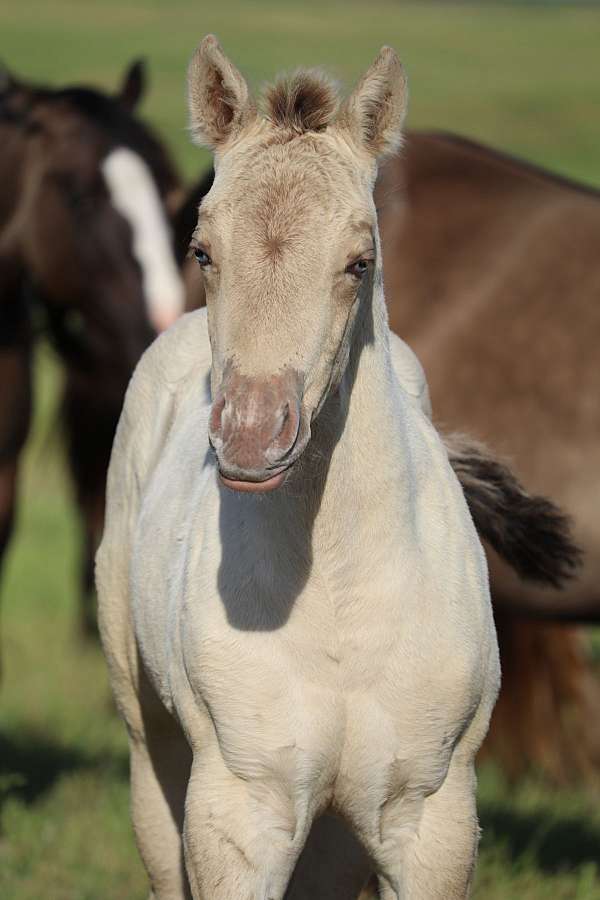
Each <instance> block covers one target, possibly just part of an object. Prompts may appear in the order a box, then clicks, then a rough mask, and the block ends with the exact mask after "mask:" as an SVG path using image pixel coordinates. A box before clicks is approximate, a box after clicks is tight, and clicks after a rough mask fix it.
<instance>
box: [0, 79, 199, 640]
mask: <svg viewBox="0 0 600 900" xmlns="http://www.w3.org/2000/svg"><path fill="white" fill-rule="evenodd" d="M142 90H143V69H142V67H141V65H140V64H139V63H137V64H134V65H133V66H132V67H131V68H130V69H129V70H128V72H127V73H126V75H125V78H124V80H123V84H122V87H121V89H120V90H119V92H118V93H117V94H116V95H115V96H108V95H107V94H104V93H101V92H100V91H96V90H92V89H89V88H83V87H70V88H65V89H57V90H53V89H47V88H38V87H35V86H32V85H29V84H25V83H23V82H20V81H18V80H17V79H15V78H13V77H12V76H10V75H8V73H6V72H4V74H3V75H2V77H1V78H0V383H1V384H2V392H1V396H0V559H1V556H2V553H3V551H4V549H5V547H6V544H7V541H8V539H9V535H10V531H11V523H12V520H13V514H14V505H15V492H16V485H17V470H18V461H19V456H20V453H21V450H22V447H23V444H24V441H25V438H26V436H27V431H28V427H29V419H30V413H31V403H32V397H31V352H32V343H33V338H34V326H33V323H34V322H39V321H40V318H41V321H42V322H43V328H44V331H45V333H46V335H47V336H49V337H50V339H51V341H52V343H53V344H54V346H55V348H56V351H57V352H58V354H59V356H60V358H61V360H62V362H63V363H64V368H65V396H64V407H63V408H64V421H65V426H66V433H67V445H68V453H69V462H70V470H71V473H72V476H73V481H74V487H75V493H76V498H77V502H78V505H79V509H80V512H81V516H82V520H83V526H84V534H85V540H84V550H83V557H82V580H83V593H84V595H86V594H89V593H90V592H91V590H92V585H93V572H92V569H93V556H94V552H95V547H96V545H97V543H98V540H99V536H100V534H101V529H102V522H103V511H104V486H105V476H106V469H107V465H108V459H109V455H110V449H111V444H112V438H113V434H114V430H115V427H116V423H117V421H118V417H119V413H120V410H121V405H122V400H123V396H124V392H125V389H126V386H127V383H128V381H129V377H130V375H131V372H132V370H133V368H134V366H135V364H136V362H137V360H138V359H139V357H140V355H141V354H142V352H143V351H144V349H145V348H146V346H147V345H148V343H149V342H150V341H151V340H152V339H153V337H154V335H155V334H156V331H157V330H159V329H160V328H162V327H164V326H165V325H167V324H169V322H170V321H172V320H173V318H175V317H176V315H177V314H178V313H179V312H180V311H181V306H182V301H183V288H182V283H181V279H180V276H179V273H178V269H177V265H176V262H175V259H174V257H173V253H172V244H171V233H170V229H169V225H168V221H167V217H166V213H167V210H168V208H169V207H170V206H172V207H174V206H175V205H176V204H177V202H178V197H179V193H180V188H179V181H178V178H177V176H176V174H175V171H174V169H173V166H172V165H171V162H170V160H169V158H168V156H167V155H166V154H165V152H164V150H163V148H162V147H161V145H160V144H159V142H158V141H157V139H156V138H155V137H154V136H153V134H152V133H151V132H150V131H149V130H148V129H147V128H146V127H145V126H144V125H142V124H141V122H140V121H139V120H138V119H136V118H135V117H134V116H133V114H132V111H133V109H134V107H135V105H136V104H137V101H138V100H139V98H140V96H141V94H142ZM86 609H87V612H86V618H85V621H86V623H87V625H88V626H89V627H91V628H92V627H94V622H95V614H94V612H93V606H90V605H89V604H88V605H87V607H86Z"/></svg>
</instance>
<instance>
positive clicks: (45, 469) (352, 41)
mask: <svg viewBox="0 0 600 900" xmlns="http://www.w3.org/2000/svg"><path fill="white" fill-rule="evenodd" d="M207 31H214V32H216V33H217V34H218V35H219V37H220V38H221V40H222V42H223V43H224V45H225V47H226V49H227V50H228V51H229V52H230V53H231V54H232V55H233V56H234V58H235V59H236V61H237V62H238V64H239V65H240V67H241V68H242V69H243V70H244V71H245V72H246V73H247V75H248V76H249V78H250V79H251V80H252V82H253V83H254V84H258V83H259V82H260V81H262V80H264V79H265V78H269V77H271V76H272V75H273V74H274V73H275V72H276V71H277V70H279V69H281V68H287V69H290V68H294V67H295V66H297V65H299V64H308V65H313V64H326V65H327V66H328V67H329V68H330V69H332V70H333V72H334V74H336V75H337V76H338V77H339V78H340V79H341V80H343V81H345V82H348V81H350V80H351V79H353V78H355V77H356V76H357V75H358V74H359V73H360V71H361V70H362V69H363V68H364V67H365V66H366V65H367V64H368V62H369V61H370V59H371V58H372V57H373V56H374V54H375V53H376V52H377V49H378V48H379V46H380V45H381V44H383V43H390V44H393V45H394V46H396V47H397V48H398V49H399V51H400V52H401V54H402V56H403V59H404V60H405V63H406V65H407V68H408V72H409V76H410V79H411V104H412V105H411V114H410V124H411V125H413V126H428V127H438V128H449V129H453V130H457V131H460V132H462V133H465V134H469V135H473V136H476V137H479V138H481V139H483V140H486V141H489V142H490V143H493V144H494V145H496V146H499V147H503V148H504V149H506V150H510V151H513V152H517V153H521V154H523V155H525V156H528V157H529V158H531V159H534V160H536V161H538V162H540V163H543V164H546V165H550V166H553V167H555V168H556V169H558V170H559V171H561V172H563V173H565V174H568V175H571V176H575V177H579V178H582V179H585V180H587V181H588V182H590V183H592V184H600V165H599V162H598V147H599V146H600V118H599V117H598V115H597V103H598V84H600V54H598V52H597V51H598V35H599V34H600V13H599V12H598V11H596V10H594V9H590V8H587V9H563V8H555V7H552V8H550V7H543V6H540V7H535V8H524V7H523V6H519V7H516V6H514V7H492V6H481V7H479V6H474V5H471V4H465V5H453V4H449V3H444V4H435V5H434V4H431V5H429V4H419V5H416V4H412V5H411V4H402V5H400V4H399V3H393V2H381V0H376V2H371V3H368V4H363V5H358V4H355V3H352V2H348V0H346V2H344V3H342V2H339V3H332V2H322V3H317V2H308V3H302V4H301V5H300V4H299V3H298V4H294V3H290V2H284V0H279V2H277V3H276V2H265V0H261V2H245V3H242V2H241V0H236V2H228V3H214V4H203V5H200V4H198V3H192V2H183V0H171V2H168V3H167V2H153V3H151V2H146V3H133V2H127V0H125V2H117V0H102V2H85V3H83V2H80V0H79V2H75V0H68V2H66V0H53V2H52V3H42V2H38V3H33V4H32V3H29V4H24V3H22V2H16V0H3V2H2V5H1V6H0V57H2V58H3V59H4V60H5V61H6V62H7V63H8V64H9V65H10V66H11V67H12V68H13V69H14V70H15V71H16V72H18V73H20V74H22V75H23V76H27V77H30V78H33V79H37V80H40V81H51V82H53V83H57V84H58V83H67V82H71V81H85V82H91V83H96V84H100V85H103V86H105V87H108V88H111V89H112V88H114V87H115V86H116V84H117V83H118V80H119V77H120V73H121V71H122V69H123V68H124V66H125V64H126V62H127V61H129V60H130V59H132V58H135V57H138V56H145V57H146V58H147V59H148V62H149V64H150V76H151V90H150V92H149V95H148V97H147V99H146V101H145V103H144V107H143V113H144V114H145V115H146V116H147V117H148V118H149V119H150V120H151V121H152V122H153V123H154V124H155V125H156V127H157V128H158V129H159V131H160V133H161V134H162V135H163V137H165V139H166V140H167V141H168V143H169V145H170V146H171V148H172V150H173V152H174V155H175V158H176V159H177V161H178V163H179V165H180V166H181V168H182V170H183V171H184V173H185V175H186V177H187V178H188V179H191V178H193V177H195V175H196V174H197V173H198V172H199V171H200V170H201V169H202V167H203V166H204V165H205V164H206V159H207V157H206V156H204V155H202V154H200V153H199V152H198V151H197V150H194V149H193V148H191V147H190V145H189V143H188V139H187V134H186V131H185V104H184V90H183V81H184V73H185V67H186V63H187V59H188V57H189V54H190V52H191V50H192V48H193V47H194V45H195V44H196V43H197V41H198V39H199V38H200V37H201V36H202V35H203V34H204V33H206V32H207ZM59 384H60V376H59V373H58V371H57V369H56V367H55V365H54V362H53V359H52V356H51V354H50V353H49V351H48V350H46V349H43V351H42V353H41V354H40V356H39V358H38V366H37V377H36V395H37V400H38V406H37V416H36V423H35V428H34V433H33V436H32V440H31V442H30V445H29V447H28V451H27V458H26V465H25V470H24V479H23V481H24V483H23V492H22V498H21V506H20V516H19V530H18V535H17V538H16V540H15V542H14V544H13V546H12V549H11V553H10V555H9V559H8V564H7V566H6V569H5V572H4V576H3V580H2V587H1V592H2V628H1V646H2V655H3V669H4V672H3V677H2V683H1V686H0V804H1V805H2V811H1V815H2V821H1V834H0V900H39V898H41V897H44V898H51V900H125V898H127V900H141V898H143V897H145V896H146V894H147V885H146V880H145V876H144V872H143V870H142V867H141V864H140V862H139V860H138V857H137V853H136V851H135V846H134V840H133V836H132V832H131V828H130V824H129V814H128V783H127V779H128V774H127V766H128V763H127V748H126V740H125V736H124V730H123V728H122V726H121V724H120V722H119V721H118V719H117V717H116V716H115V714H114V711H113V708H112V705H111V702H110V698H109V691H108V685H107V679H106V673H105V668H104V664H103V660H102V657H101V654H100V651H99V650H98V648H97V647H94V646H92V647H90V646H86V645H84V644H83V643H82V642H81V641H80V640H79V637H78V633H77V627H76V584H75V576H76V566H77V542H78V530H77V522H76V519H75V517H74V514H73V510H72V506H71V503H70V497H69V489H68V485H67V483H66V480H65V476H64V471H63V469H62V465H61V461H60V446H59V438H58V437H57V436H56V434H55V428H54V423H55V421H56V404H57V395H58V388H59ZM1 388H2V386H0V389H1ZM480 812H481V819H482V825H483V839H482V851H481V859H480V864H479V868H478V874H477V886H476V891H475V896H476V898H478V900H500V898H502V900H509V898H511V900H512V898H522V900H542V898H552V900H600V873H599V871H598V866H599V865H600V812H599V811H598V803H597V797H596V796H594V795H590V794H589V793H587V792H585V791H576V790H573V791H556V790H552V789H550V788H549V787H548V786H547V785H545V784H543V783H542V782H540V781H538V780H536V779H535V778H530V779H528V780H527V781H526V782H524V783H522V784H520V785H519V786H518V787H515V786H512V785H509V784H507V783H506V782H505V781H504V780H503V779H502V777H501V776H500V775H499V774H498V773H497V772H496V771H495V770H493V769H486V770H485V771H483V772H482V773H481V782H480ZM315 900H318V898H315Z"/></svg>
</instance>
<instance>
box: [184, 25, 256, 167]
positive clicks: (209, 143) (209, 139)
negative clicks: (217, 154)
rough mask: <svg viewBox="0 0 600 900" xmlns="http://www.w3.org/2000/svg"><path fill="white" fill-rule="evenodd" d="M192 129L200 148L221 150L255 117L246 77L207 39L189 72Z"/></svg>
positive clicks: (198, 51)
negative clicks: (201, 146)
mask: <svg viewBox="0 0 600 900" xmlns="http://www.w3.org/2000/svg"><path fill="white" fill-rule="evenodd" d="M188 103H189V109H190V129H191V132H192V135H193V137H194V141H195V142H196V143H197V144H201V145H203V146H205V147H208V148H209V149H210V150H222V149H223V148H224V146H225V145H226V144H227V143H229V141H231V140H233V139H234V138H235V137H236V136H237V135H238V134H239V132H240V131H241V130H242V128H244V126H245V125H247V124H248V123H249V122H251V121H252V119H254V118H255V116H256V107H255V105H254V103H253V101H252V99H251V97H250V92H249V90H248V85H247V84H246V81H245V79H244V77H243V76H242V75H241V74H240V73H239V72H238V70H237V69H236V67H235V66H234V65H233V63H232V62H230V61H229V60H228V59H227V57H226V56H225V54H224V53H223V51H222V49H221V46H220V44H219V42H218V41H217V39H216V37H215V36H214V35H213V34H209V35H207V36H206V37H205V38H204V40H203V41H202V43H201V44H200V46H199V47H198V49H197V50H196V52H195V53H194V55H193V56H192V60H191V62H190V67H189V69H188Z"/></svg>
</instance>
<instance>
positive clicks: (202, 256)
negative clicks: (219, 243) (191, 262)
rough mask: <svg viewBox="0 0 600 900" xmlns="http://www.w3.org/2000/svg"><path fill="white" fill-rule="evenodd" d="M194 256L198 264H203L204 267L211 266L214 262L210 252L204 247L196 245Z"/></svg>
mask: <svg viewBox="0 0 600 900" xmlns="http://www.w3.org/2000/svg"><path fill="white" fill-rule="evenodd" d="M194 258H195V259H196V262H197V263H198V265H199V266H202V268H203V269H204V268H206V266H210V264H211V262H212V259H211V258H210V256H209V255H208V253H207V252H206V250H203V249H202V247H195V249H194Z"/></svg>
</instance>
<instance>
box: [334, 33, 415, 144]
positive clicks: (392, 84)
mask: <svg viewBox="0 0 600 900" xmlns="http://www.w3.org/2000/svg"><path fill="white" fill-rule="evenodd" d="M407 100H408V89H407V84H406V76H405V74H404V70H403V68H402V64H401V63H400V60H399V59H398V57H397V55H396V53H395V52H394V50H392V48H391V47H382V48H381V51H380V53H379V56H378V57H377V59H376V60H375V62H374V63H373V64H372V65H371V67H370V68H369V69H368V70H367V71H366V73H365V74H364V75H363V77H362V78H361V80H360V81H359V83H358V84H357V86H356V88H355V89H354V91H353V92H352V93H351V94H350V96H349V97H348V99H347V100H346V102H345V103H344V105H343V107H342V109H341V111H340V114H339V116H338V120H337V122H338V125H339V126H340V127H342V128H343V129H344V130H346V131H348V132H350V135H351V137H352V139H353V141H354V143H356V144H358V146H360V147H362V148H364V149H365V150H367V152H368V153H369V154H371V155H372V156H374V157H382V156H387V155H389V154H390V153H394V152H395V151H396V150H398V148H399V147H400V144H401V143H402V125H403V123H404V117H405V115H406V107H407Z"/></svg>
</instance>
